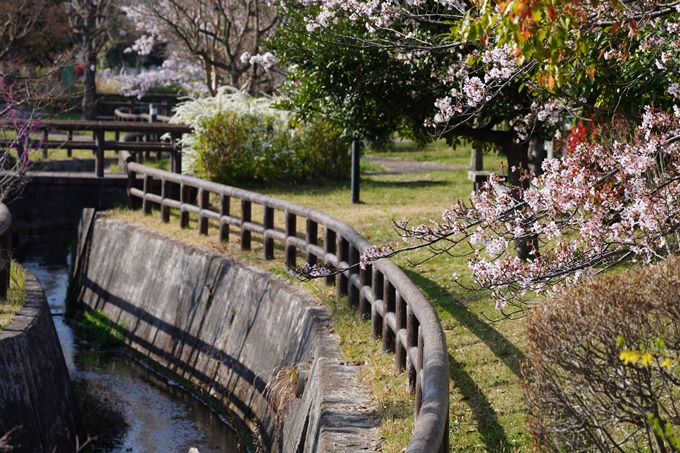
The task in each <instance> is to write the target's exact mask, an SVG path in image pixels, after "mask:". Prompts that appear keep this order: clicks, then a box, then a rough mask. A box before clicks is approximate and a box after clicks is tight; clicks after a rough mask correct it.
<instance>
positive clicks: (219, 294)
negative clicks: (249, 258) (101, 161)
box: [70, 211, 377, 452]
mask: <svg viewBox="0 0 680 453" xmlns="http://www.w3.org/2000/svg"><path fill="white" fill-rule="evenodd" d="M83 219H84V220H83V222H82V224H81V227H80V232H79V238H80V239H79V245H78V248H77V250H78V252H77V254H78V256H77V257H76V261H75V267H76V269H75V275H74V278H73V286H72V290H71V295H72V299H71V301H70V305H71V307H72V308H75V309H80V310H89V309H97V310H101V311H103V312H104V313H105V314H106V315H107V316H108V317H109V318H110V319H112V320H114V321H115V322H116V323H118V325H119V326H121V327H122V328H123V329H124V330H125V334H126V342H127V344H128V345H129V346H130V347H132V348H134V349H136V350H137V351H139V352H140V353H141V354H143V355H145V356H146V357H147V358H148V359H150V360H152V361H153V362H155V363H157V364H159V365H161V366H162V367H164V368H166V369H168V370H169V371H172V372H174V373H176V374H177V375H179V376H181V377H182V378H184V379H187V380H189V381H192V382H193V383H195V384H197V385H199V386H201V387H202V388H204V389H206V390H208V391H209V392H210V394H211V395H212V396H213V397H215V398H216V399H217V400H219V401H220V402H222V403H223V404H224V405H225V406H227V407H228V408H229V409H230V410H231V411H233V413H234V414H235V416H236V417H237V418H238V419H239V420H240V421H241V422H243V423H245V424H246V425H249V426H250V427H251V428H252V427H253V425H254V424H257V425H258V426H257V428H258V430H259V433H260V438H261V439H260V440H261V443H262V444H263V445H264V447H265V448H266V449H267V451H286V452H297V451H309V452H314V451H348V450H346V448H344V447H343V445H344V444H345V443H347V444H348V445H353V446H354V447H353V448H352V449H351V451H362V450H364V448H363V447H361V448H358V447H359V446H365V447H366V448H365V449H366V450H368V449H373V448H375V445H376V442H377V441H376V438H377V433H376V421H375V418H374V415H373V413H372V412H371V411H369V410H366V408H367V407H369V406H370V403H369V402H368V400H367V396H366V394H365V392H363V391H362V390H361V385H360V384H359V383H358V381H357V378H356V373H357V369H356V367H344V366H343V365H340V363H339V362H340V358H339V354H340V351H339V348H338V345H337V343H336V342H335V340H334V339H333V338H332V336H331V335H330V333H329V332H330V329H329V327H330V323H331V321H330V315H329V312H328V310H327V309H326V308H324V307H322V306H320V305H319V303H318V301H317V300H315V299H314V298H312V297H310V296H309V295H307V294H304V293H302V292H301V291H299V290H297V289H296V288H294V287H293V286H292V285H290V284H288V283H287V282H285V281H284V280H282V279H279V278H276V277H274V276H272V275H270V274H267V273H265V272H262V271H260V270H257V269H254V268H252V267H248V266H245V265H243V264H240V263H238V262H236V261H233V260H231V259H228V258H225V257H223V256H221V255H218V254H215V253H209V252H205V251H203V250H199V249H196V248H194V247H192V246H189V245H187V244H184V243H181V242H179V241H176V240H173V239H169V238H166V237H163V236H160V235H158V234H156V233H153V232H151V231H148V230H145V229H143V228H139V227H135V226H132V225H129V224H125V223H122V222H119V221H114V220H110V219H106V218H105V217H102V216H97V217H95V216H94V212H93V211H89V212H88V215H86V216H84V217H83ZM319 360H324V361H327V363H326V362H324V363H325V365H322V364H321V362H319ZM300 364H302V367H303V368H307V369H310V370H311V373H310V377H309V382H310V383H311V384H312V385H309V389H305V393H304V394H303V397H302V398H301V399H297V400H296V401H295V402H294V404H291V405H289V406H288V407H287V408H286V412H285V413H284V412H283V409H282V408H277V407H275V406H273V405H272V404H270V403H269V402H268V401H267V398H266V396H265V389H266V386H267V384H268V383H269V382H270V379H271V378H272V376H273V375H274V373H275V371H276V370H277V369H278V368H279V367H289V368H290V367H297V366H300ZM320 373H321V374H320ZM321 381H322V382H324V383H325V384H324V385H326V388H329V387H330V388H334V389H336V390H337V391H340V392H341V393H343V392H344V394H345V395H346V396H348V397H350V398H351V401H349V404H350V406H351V405H354V407H355V408H357V407H361V408H364V410H363V412H362V411H359V412H357V411H356V410H354V409H352V410H351V412H352V417H354V418H357V414H359V418H362V420H363V421H362V423H358V422H357V423H354V425H352V426H350V425H347V426H344V425H343V423H342V422H340V423H338V420H339V419H338V416H341V414H342V413H344V412H343V411H346V410H348V407H349V406H348V407H345V406H342V405H338V404H335V405H334V404H332V403H328V404H325V405H324V398H325V393H327V392H324V391H323V390H319V389H323V388H324V387H323V386H322V385H320V384H319V382H321ZM336 396H337V395H336ZM355 400H356V401H360V402H359V403H357V402H356V401H355ZM341 406H342V407H341ZM334 407H335V408H340V410H339V411H338V410H334V409H333V408H334ZM282 420H283V421H284V422H283V424H282V423H281V421H282ZM333 420H335V422H334V421H333ZM333 433H335V434H333ZM333 435H336V437H337V439H338V441H337V442H335V443H333V442H331V443H333V445H335V446H336V447H334V448H329V449H327V448H326V447H325V446H327V445H328V444H329V442H330V441H329V440H328V439H330V437H328V436H333ZM320 446H321V447H320ZM320 448H321V449H320Z"/></svg>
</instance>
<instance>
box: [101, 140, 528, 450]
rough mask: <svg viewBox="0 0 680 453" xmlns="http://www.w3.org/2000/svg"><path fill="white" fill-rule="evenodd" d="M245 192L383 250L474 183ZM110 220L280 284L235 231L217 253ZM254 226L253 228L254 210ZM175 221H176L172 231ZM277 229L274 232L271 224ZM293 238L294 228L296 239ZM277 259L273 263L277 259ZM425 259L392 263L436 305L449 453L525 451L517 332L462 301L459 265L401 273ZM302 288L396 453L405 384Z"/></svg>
mask: <svg viewBox="0 0 680 453" xmlns="http://www.w3.org/2000/svg"><path fill="white" fill-rule="evenodd" d="M397 146H398V147H399V148H401V149H399V150H394V151H390V152H387V153H380V155H382V156H384V155H387V156H390V157H399V158H404V159H416V160H436V161H438V162H442V163H450V164H456V165H460V166H467V165H468V163H469V148H467V149H466V148H460V149H458V150H456V151H453V150H450V149H442V146H441V143H437V144H435V145H432V146H431V147H428V148H425V149H413V147H411V148H410V149H409V148H408V146H410V144H404V143H402V144H399V145H397ZM440 153H441V154H440ZM499 162H502V159H500V158H499V157H498V156H496V155H485V168H487V169H497V168H498V164H499ZM251 189H253V188H251ZM253 190H258V192H261V193H264V194H267V195H272V196H275V197H278V198H282V199H286V200H290V201H294V202H296V203H299V204H302V205H306V206H310V207H313V208H316V209H318V210H320V211H322V212H325V213H327V214H330V215H332V216H334V217H337V218H339V219H341V220H343V221H345V222H347V223H348V224H350V225H352V226H353V227H354V228H355V229H356V230H358V231H359V232H360V233H361V234H363V235H364V236H365V237H366V238H368V239H369V240H370V241H371V242H374V243H376V244H384V243H391V242H398V241H399V238H398V236H397V235H396V233H395V231H394V228H393V223H392V222H393V221H395V220H400V219H404V218H407V219H412V222H414V223H420V222H426V221H427V220H429V219H430V218H432V219H439V218H440V216H441V212H442V211H443V210H444V209H445V208H447V207H449V206H450V205H452V204H453V203H454V202H455V201H456V200H457V199H459V198H467V197H468V196H469V194H470V192H471V190H472V182H471V181H470V180H468V179H467V171H466V170H459V171H449V172H441V171H437V172H431V173H413V174H399V175H386V174H385V175H380V174H375V175H370V176H367V175H364V176H363V177H362V179H361V201H362V202H361V203H360V204H351V203H350V190H349V184H347V183H344V184H343V183H318V184H307V185H296V186H293V187H280V188H266V189H253ZM234 203H235V202H234ZM253 208H255V207H253ZM232 212H236V213H237V212H239V211H238V207H237V205H236V204H234V206H232ZM111 215H112V216H114V217H118V218H121V219H124V220H129V221H133V222H136V223H140V224H144V225H145V226H148V227H151V228H154V229H157V230H161V231H163V232H164V233H165V234H168V235H171V236H174V237H176V238H179V239H181V240H184V241H188V242H192V243H195V244H197V245H199V246H201V247H204V248H206V249H209V250H212V251H220V252H221V253H224V254H227V255H229V256H234V257H235V258H237V259H241V260H243V261H246V262H250V263H252V264H254V265H257V266H260V267H262V268H265V269H267V270H270V271H271V272H273V273H275V274H277V275H281V276H282V277H284V278H287V276H286V274H285V268H284V267H283V265H282V262H281V261H278V260H275V261H264V260H262V258H261V257H260V255H261V251H260V249H258V248H257V245H256V244H255V245H254V248H253V251H252V252H248V253H241V252H240V251H239V246H238V243H237V240H238V234H237V232H236V231H234V233H233V235H232V236H231V242H230V243H229V244H221V245H220V244H217V229H216V226H213V227H212V228H211V229H210V234H209V236H208V237H207V238H205V237H198V235H197V231H196V230H197V227H196V222H195V220H194V221H193V222H192V224H191V228H190V229H188V230H179V228H177V226H176V225H170V226H168V225H163V224H162V223H161V222H160V219H159V215H158V213H157V212H155V213H154V214H153V215H151V216H143V215H141V213H140V212H134V213H129V212H125V211H117V212H114V213H112V214H111ZM173 217H176V216H173ZM253 218H255V219H259V218H260V213H258V212H257V211H256V210H255V209H254V211H253ZM176 221H177V220H176V218H174V219H173V222H176ZM276 221H277V223H279V222H282V220H281V219H278V217H277V220H276ZM298 223H299V222H298ZM301 228H302V226H299V227H298V229H299V230H300V231H301ZM276 253H277V257H281V256H282V252H281V250H280V249H279V250H277V252H276ZM425 257H426V254H425V253H424V252H419V253H416V254H410V255H401V256H398V257H396V262H397V263H398V264H399V265H401V266H402V268H403V269H404V271H405V272H406V273H407V274H408V275H409V277H410V278H411V279H412V280H413V281H414V282H415V283H416V285H418V286H419V287H420V288H421V290H422V291H423V293H424V294H425V295H426V297H427V298H428V300H430V302H431V303H432V304H433V305H434V307H435V308H436V310H437V312H438V314H439V317H440V319H441V322H442V325H443V327H444V329H445V332H446V336H447V346H448V351H449V363H450V369H449V376H450V381H449V382H450V420H451V431H450V450H451V451H455V452H474V451H479V452H482V451H489V452H509V451H516V452H519V451H529V450H530V447H531V445H530V443H531V440H530V438H529V435H528V432H527V430H526V429H525V420H524V411H523V404H522V401H521V397H520V383H519V377H520V363H521V361H522V360H523V358H524V355H523V353H522V349H523V345H524V344H525V335H524V322H523V321H521V320H520V321H498V322H495V323H490V322H488V321H487V318H494V317H496V318H497V317H498V312H496V310H495V308H494V305H493V302H492V301H490V300H489V299H488V295H487V294H485V293H479V292H469V291H466V290H464V289H463V288H462V287H461V286H459V285H458V284H456V283H454V282H453V280H452V275H453V273H454V272H457V273H460V274H461V275H463V276H466V275H467V274H468V271H467V261H466V259H465V257H453V256H446V257H444V256H440V257H436V258H433V259H432V260H429V261H426V262H425V263H423V264H421V265H420V266H418V267H415V268H414V267H412V266H411V265H410V264H409V260H412V261H419V260H422V259H423V258H425ZM465 281H466V280H464V282H465ZM468 283H469V280H468ZM302 285H303V286H304V287H305V288H306V289H307V290H308V291H310V292H312V293H314V294H316V295H317V296H319V297H320V298H321V299H322V300H324V301H325V302H326V303H327V304H328V305H329V306H330V307H331V308H332V309H333V312H334V319H335V323H336V334H337V336H338V338H339V339H340V341H341V343H342V346H343V354H344V359H345V360H347V361H348V362H350V363H362V364H364V366H363V371H362V376H363V379H364V381H365V382H366V384H367V386H368V387H369V388H370V389H371V392H372V394H373V398H374V401H375V403H376V408H377V410H378V411H379V412H380V414H381V415H382V418H383V425H382V429H381V435H382V437H383V439H384V441H383V450H384V451H386V452H400V451H402V449H403V448H404V447H405V446H406V443H407V442H408V438H409V435H410V433H411V430H412V429H413V415H412V412H413V404H414V402H413V399H412V397H410V396H409V395H407V394H406V389H405V387H406V384H405V382H406V379H405V376H403V375H397V374H396V372H395V366H394V358H393V356H392V355H389V354H388V355H383V354H382V353H381V350H380V345H379V343H378V342H375V341H371V340H369V339H368V338H369V334H370V326H369V323H368V322H361V321H360V320H359V319H358V316H357V315H356V312H353V311H349V310H347V309H346V308H345V306H346V301H343V300H340V301H336V300H335V297H334V294H335V290H334V288H328V287H324V286H323V285H322V284H321V282H311V283H306V284H302Z"/></svg>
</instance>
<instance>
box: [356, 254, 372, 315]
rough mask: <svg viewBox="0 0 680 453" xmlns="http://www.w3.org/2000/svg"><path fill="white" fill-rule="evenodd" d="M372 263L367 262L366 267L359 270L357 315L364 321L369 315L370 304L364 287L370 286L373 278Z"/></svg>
mask: <svg viewBox="0 0 680 453" xmlns="http://www.w3.org/2000/svg"><path fill="white" fill-rule="evenodd" d="M372 274H373V265H372V264H369V265H368V266H366V269H360V270H359V316H360V317H361V320H362V321H364V320H366V319H368V318H369V317H370V316H371V304H370V303H369V300H368V299H367V298H366V296H365V295H364V287H365V286H369V287H370V286H371V280H372V279H373V276H372Z"/></svg>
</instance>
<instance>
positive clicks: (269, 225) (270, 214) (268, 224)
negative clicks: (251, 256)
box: [262, 205, 274, 260]
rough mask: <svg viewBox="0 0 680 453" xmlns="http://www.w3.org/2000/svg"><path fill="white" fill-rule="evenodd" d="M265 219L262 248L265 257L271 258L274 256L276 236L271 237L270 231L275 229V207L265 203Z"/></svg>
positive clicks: (263, 221) (263, 222) (263, 220)
mask: <svg viewBox="0 0 680 453" xmlns="http://www.w3.org/2000/svg"><path fill="white" fill-rule="evenodd" d="M263 207H264V219H262V226H263V227H264V237H263V238H262V245H263V247H262V250H263V254H264V259H266V260H271V259H273V258H274V238H270V237H269V231H270V230H273V229H274V208H271V207H269V206H267V205H264V206H263Z"/></svg>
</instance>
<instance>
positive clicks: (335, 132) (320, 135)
mask: <svg viewBox="0 0 680 453" xmlns="http://www.w3.org/2000/svg"><path fill="white" fill-rule="evenodd" d="M276 102H277V99H274V98H253V97H250V96H249V95H248V94H247V93H246V92H244V91H240V90H238V89H236V88H233V87H222V88H220V89H219V90H218V92H217V94H216V95H215V96H213V97H206V98H201V99H195V100H191V101H188V102H185V103H183V104H180V105H179V106H178V107H177V108H176V111H175V115H174V116H173V118H172V120H171V122H172V123H181V124H188V125H190V126H192V128H193V129H194V132H193V133H192V134H186V135H184V137H182V140H181V144H182V146H183V149H184V154H183V161H184V166H183V167H184V169H185V171H186V172H190V173H194V174H196V175H198V176H200V177H202V178H206V179H209V180H212V181H216V182H220V183H224V184H237V183H248V182H255V181H258V182H266V183H276V182H296V181H304V180H309V179H312V178H322V179H345V178H347V177H348V175H349V153H348V143H346V142H344V141H342V140H341V139H340V136H341V130H339V129H338V128H337V127H334V126H332V125H330V124H328V123H326V122H323V121H307V122H305V123H301V122H298V121H296V119H295V116H294V114H293V113H292V112H289V111H285V110H280V109H277V108H275V104H276Z"/></svg>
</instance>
